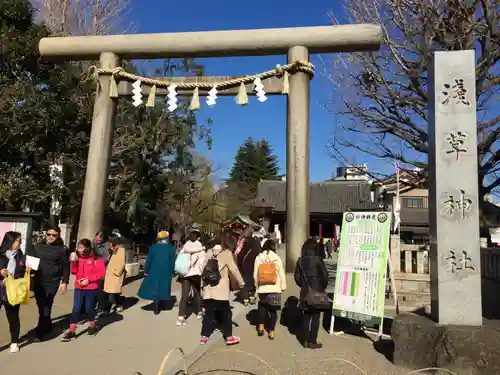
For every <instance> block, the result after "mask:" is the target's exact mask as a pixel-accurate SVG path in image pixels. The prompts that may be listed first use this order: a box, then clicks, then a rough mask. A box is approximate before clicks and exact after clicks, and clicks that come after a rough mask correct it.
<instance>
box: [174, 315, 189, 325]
mask: <svg viewBox="0 0 500 375" xmlns="http://www.w3.org/2000/svg"><path fill="white" fill-rule="evenodd" d="M175 325H176V326H177V327H180V326H185V325H186V319H184V318H182V317H179V318H177V322H175Z"/></svg>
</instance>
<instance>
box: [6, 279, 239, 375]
mask: <svg viewBox="0 0 500 375" xmlns="http://www.w3.org/2000/svg"><path fill="white" fill-rule="evenodd" d="M139 285H140V281H135V282H132V283H131V284H129V285H127V286H125V288H124V293H123V294H124V296H127V297H128V302H129V305H133V306H130V307H129V308H128V309H126V310H125V311H124V312H123V313H122V314H120V315H117V317H119V318H118V319H114V321H110V322H109V323H110V324H109V325H106V326H105V327H103V329H102V330H101V331H100V332H99V334H98V335H97V336H96V337H90V336H87V335H85V334H82V335H81V336H79V337H78V338H77V339H76V340H74V341H72V342H69V343H63V342H61V341H60V340H59V337H56V338H54V339H52V340H50V341H47V342H43V343H29V342H28V343H26V344H25V345H23V346H22V347H21V351H20V352H19V353H15V354H10V353H9V352H8V347H6V346H4V345H5V344H7V343H8V341H9V338H8V326H7V323H6V321H5V320H6V319H5V315H4V312H3V311H1V312H0V364H1V365H0V368H1V371H0V373H2V374H4V373H6V374H16V375H38V374H39V375H46V374H51V375H88V374H96V375H132V374H134V372H136V371H137V372H140V373H142V374H143V375H149V374H151V375H154V374H156V373H157V371H158V368H159V366H160V364H161V362H162V360H163V357H164V355H165V353H166V352H168V351H169V350H170V349H172V348H173V347H176V346H179V347H182V348H183V349H184V350H185V351H186V352H187V353H188V354H189V353H191V352H193V351H194V350H197V349H199V346H200V345H199V335H200V327H201V322H200V321H199V320H197V319H196V318H195V317H194V316H193V317H191V318H189V319H188V324H187V325H186V326H184V327H176V326H175V321H176V319H177V308H176V307H173V309H172V311H163V312H162V313H161V314H160V315H157V316H155V315H153V312H152V311H145V310H144V309H143V307H145V306H146V305H148V304H149V302H147V301H142V300H137V298H136V293H137V289H138V288H139ZM173 288H174V289H173V291H172V292H173V294H174V295H179V294H180V290H179V285H178V283H175V282H174V283H173ZM234 305H235V308H234V310H233V311H234V313H235V316H236V315H237V313H238V312H239V311H241V310H242V309H243V306H241V305H239V304H234ZM71 307H72V292H68V293H67V295H64V296H60V297H58V298H56V302H55V305H54V314H53V317H58V316H66V315H67V314H68V313H69V312H70V311H71ZM22 311H23V312H22V317H21V319H22V333H23V334H24V333H26V332H27V331H28V330H29V329H31V328H33V327H34V326H35V324H36V319H37V316H36V304H35V302H34V300H33V301H32V303H30V305H28V306H23V307H22ZM66 327H67V323H61V324H59V328H60V331H59V332H62V329H64V328H66ZM85 328H86V327H85V326H82V327H79V331H82V330H84V329H85ZM2 346H3V347H2ZM27 359H29V360H27ZM176 359H177V360H179V359H180V357H179V356H178V355H177V356H175V355H174V356H173V357H172V358H171V359H170V360H169V362H168V363H167V366H166V368H165V370H166V371H168V368H169V367H171V366H174V365H175V364H176Z"/></svg>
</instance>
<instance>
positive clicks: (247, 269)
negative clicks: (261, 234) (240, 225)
mask: <svg viewBox="0 0 500 375" xmlns="http://www.w3.org/2000/svg"><path fill="white" fill-rule="evenodd" d="M252 232H253V229H251V228H247V230H245V232H244V236H245V237H243V242H242V243H240V244H239V246H241V251H240V252H238V253H237V255H236V260H237V264H238V269H239V270H240V273H241V275H242V276H243V280H244V281H245V286H244V288H243V289H242V290H241V293H240V298H241V300H242V302H243V304H244V305H245V306H248V305H249V304H250V305H253V304H255V285H254V283H253V272H254V265H255V258H257V255H259V253H260V252H261V246H260V241H259V240H258V239H257V238H254V237H253V236H252V234H251V233H252Z"/></svg>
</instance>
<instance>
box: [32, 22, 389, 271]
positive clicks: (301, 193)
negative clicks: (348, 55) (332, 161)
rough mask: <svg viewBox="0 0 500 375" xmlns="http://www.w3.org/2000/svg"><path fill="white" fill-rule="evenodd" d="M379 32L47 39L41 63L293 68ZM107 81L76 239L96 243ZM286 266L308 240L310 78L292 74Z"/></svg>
mask: <svg viewBox="0 0 500 375" xmlns="http://www.w3.org/2000/svg"><path fill="white" fill-rule="evenodd" d="M380 42H381V28H380V26H378V25H371V24H359V25H341V26H318V27H298V28H281V29H255V30H229V31H208V32H187V33H169V34H131V35H109V36H79V37H54V38H43V39H42V40H41V41H40V44H39V50H40V54H41V56H42V57H53V58H59V59H68V60H97V59H99V61H100V68H104V69H112V68H115V67H117V66H119V65H120V59H155V58H180V57H193V58H196V57H228V56H265V55H283V54H288V62H289V63H292V62H294V61H296V60H302V61H308V60H309V54H314V53H333V52H358V51H374V50H377V49H379V47H380ZM109 84H110V77H109V76H100V77H99V85H98V86H99V87H98V90H97V94H96V99H95V104H94V117H93V122H92V131H91V136H90V147H89V157H88V162H87V172H88V173H86V176H85V191H84V196H83V202H82V212H81V216H80V225H79V231H78V236H79V238H82V237H87V238H92V237H93V236H94V234H95V233H96V232H97V230H98V229H99V228H100V227H101V225H102V220H103V214H104V204H105V193H106V187H107V181H108V175H109V161H110V155H111V145H112V137H113V128H114V119H115V114H116V104H117V101H116V99H113V98H110V97H109V95H108V92H109V91H108V89H109ZM287 105H288V109H287V160H286V166H287V167H286V173H287V237H286V248H287V268H288V269H293V267H294V266H295V263H296V261H297V259H298V257H299V256H300V251H301V247H302V245H303V243H304V241H305V240H306V239H307V238H308V236H309V76H308V75H307V74H306V73H303V72H298V73H296V74H293V75H291V76H290V91H289V94H288V101H287Z"/></svg>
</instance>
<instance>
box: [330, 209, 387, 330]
mask: <svg viewBox="0 0 500 375" xmlns="http://www.w3.org/2000/svg"><path fill="white" fill-rule="evenodd" d="M390 231H391V213H390V212H345V213H344V217H343V220H342V228H341V231H340V247H339V254H338V263H337V277H336V280H335V292H334V296H333V315H334V316H340V317H343V318H348V319H353V320H357V321H360V322H361V323H362V324H363V325H374V324H380V322H381V319H383V316H384V301H385V282H386V273H387V264H388V263H387V259H388V256H389V240H390Z"/></svg>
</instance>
